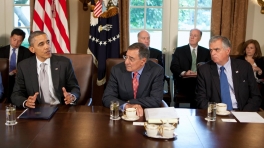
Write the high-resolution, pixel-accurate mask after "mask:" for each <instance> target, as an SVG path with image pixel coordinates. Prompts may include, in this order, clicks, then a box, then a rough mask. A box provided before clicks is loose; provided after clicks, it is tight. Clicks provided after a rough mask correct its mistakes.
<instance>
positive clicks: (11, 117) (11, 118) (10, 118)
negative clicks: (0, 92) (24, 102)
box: [5, 105, 17, 125]
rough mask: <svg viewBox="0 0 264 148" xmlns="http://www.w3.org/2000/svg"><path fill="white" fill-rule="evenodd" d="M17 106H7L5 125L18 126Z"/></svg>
mask: <svg viewBox="0 0 264 148" xmlns="http://www.w3.org/2000/svg"><path fill="white" fill-rule="evenodd" d="M16 124H17V122H16V106H15V105H7V106H6V123H5V125H16Z"/></svg>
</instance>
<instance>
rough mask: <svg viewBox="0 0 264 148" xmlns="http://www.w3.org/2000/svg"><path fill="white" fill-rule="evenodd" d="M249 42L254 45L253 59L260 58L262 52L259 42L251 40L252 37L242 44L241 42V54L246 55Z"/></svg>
mask: <svg viewBox="0 0 264 148" xmlns="http://www.w3.org/2000/svg"><path fill="white" fill-rule="evenodd" d="M249 44H253V45H254V46H255V53H254V55H253V59H257V58H260V57H262V52H261V49H260V45H259V42H258V41H257V40H253V39H250V40H247V41H246V42H245V43H244V44H243V48H242V51H241V52H242V55H244V56H246V55H247V54H246V48H247V46H248V45H249Z"/></svg>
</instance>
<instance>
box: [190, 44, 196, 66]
mask: <svg viewBox="0 0 264 148" xmlns="http://www.w3.org/2000/svg"><path fill="white" fill-rule="evenodd" d="M191 71H196V54H195V49H193V50H192V67H191Z"/></svg>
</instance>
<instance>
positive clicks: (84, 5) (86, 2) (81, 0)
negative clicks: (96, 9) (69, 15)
mask: <svg viewBox="0 0 264 148" xmlns="http://www.w3.org/2000/svg"><path fill="white" fill-rule="evenodd" d="M79 1H80V2H81V3H83V10H84V11H87V10H88V3H89V2H90V1H91V0H79Z"/></svg>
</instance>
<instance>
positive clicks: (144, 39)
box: [137, 30, 164, 68]
mask: <svg viewBox="0 0 264 148" xmlns="http://www.w3.org/2000/svg"><path fill="white" fill-rule="evenodd" d="M137 37H138V42H139V43H143V44H145V45H146V46H147V48H148V49H149V52H150V54H149V58H155V59H157V60H158V63H159V65H160V66H162V67H163V68H164V62H163V58H162V52H161V51H160V50H158V49H155V48H151V47H149V45H150V35H149V33H148V32H147V31H146V30H142V31H140V32H139V33H138V35H137Z"/></svg>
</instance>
